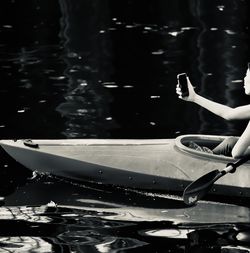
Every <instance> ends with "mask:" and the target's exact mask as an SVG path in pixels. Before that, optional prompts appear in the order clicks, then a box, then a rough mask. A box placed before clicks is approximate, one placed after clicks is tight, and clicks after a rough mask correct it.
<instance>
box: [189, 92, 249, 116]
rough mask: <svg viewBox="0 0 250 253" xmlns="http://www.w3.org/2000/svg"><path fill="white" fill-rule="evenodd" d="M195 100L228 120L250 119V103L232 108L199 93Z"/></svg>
mask: <svg viewBox="0 0 250 253" xmlns="http://www.w3.org/2000/svg"><path fill="white" fill-rule="evenodd" d="M193 102H194V103H196V104H198V105H200V106H202V107H204V108H206V109H207V110H209V111H210V112H212V113H214V114H216V115H218V116H220V117H222V118H224V119H226V120H242V119H248V120H250V105H244V106H239V107H236V108H231V107H229V106H226V105H222V104H219V103H216V102H213V101H211V100H209V99H206V98H204V97H202V96H200V95H197V94H196V95H195V96H194V100H193Z"/></svg>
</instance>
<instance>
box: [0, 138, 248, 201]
mask: <svg viewBox="0 0 250 253" xmlns="http://www.w3.org/2000/svg"><path fill="white" fill-rule="evenodd" d="M224 138H225V137H223V136H211V135H183V136H179V137H177V138H176V139H154V140H111V139H105V140H104V139H67V140H33V141H23V140H17V141H13V140H2V141H1V142H0V145H1V146H2V147H3V148H4V149H5V151H6V152H7V153H8V154H9V155H10V156H12V157H13V158H14V159H15V160H17V161H18V162H19V163H21V164H23V165H24V166H25V167H27V168H29V169H31V170H37V171H39V172H48V173H52V174H54V175H58V176H63V177H66V178H70V179H75V180H78V181H84V182H96V183H102V184H105V185H106V184H113V185H119V186H123V187H134V188H138V189H145V190H157V191H158V190H161V191H162V190H164V191H169V192H180V191H183V189H184V188H185V186H186V185H187V184H188V183H190V182H191V181H193V180H195V179H197V178H198V177H200V176H202V175H203V174H206V173H207V172H209V171H211V170H214V169H223V168H224V167H225V166H226V164H227V163H228V162H232V161H234V159H232V158H230V157H225V156H219V155H214V154H211V153H206V152H201V151H197V150H194V149H191V148H188V147H187V145H188V144H189V143H190V142H195V143H197V144H198V145H199V146H206V147H208V148H210V149H212V148H213V147H214V146H216V145H217V144H218V143H220V142H221V141H222V140H223V139H224ZM212 193H215V194H220V195H223V196H235V197H237V196H239V197H241V196H244V197H250V162H248V163H246V164H244V165H242V166H240V167H239V168H238V169H237V172H235V173H234V174H229V175H226V176H225V177H223V178H221V179H220V180H218V181H217V182H216V184H215V188H214V189H213V190H212Z"/></svg>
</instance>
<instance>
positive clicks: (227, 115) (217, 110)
mask: <svg viewBox="0 0 250 253" xmlns="http://www.w3.org/2000/svg"><path fill="white" fill-rule="evenodd" d="M188 90H189V96H188V97H182V93H181V89H180V88H179V84H178V85H177V88H176V92H177V94H178V95H179V98H181V99H183V100H185V101H190V102H194V103H196V104H198V105H200V106H202V107H204V108H206V109H207V110H209V111H210V112H212V113H214V114H216V115H218V116H220V117H222V118H224V119H226V120H242V119H248V120H250V105H244V106H239V107H236V108H231V107H229V106H226V105H223V104H220V103H217V102H214V101H212V100H209V99H207V98H204V97H202V96H200V95H198V94H196V92H195V91H194V88H193V86H192V84H191V82H190V80H189V79H188Z"/></svg>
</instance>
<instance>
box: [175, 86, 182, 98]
mask: <svg viewBox="0 0 250 253" xmlns="http://www.w3.org/2000/svg"><path fill="white" fill-rule="evenodd" d="M176 93H177V95H179V96H178V97H179V98H182V92H181V88H180V85H179V84H177V85H176Z"/></svg>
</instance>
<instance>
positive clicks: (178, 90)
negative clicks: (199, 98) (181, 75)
mask: <svg viewBox="0 0 250 253" xmlns="http://www.w3.org/2000/svg"><path fill="white" fill-rule="evenodd" d="M187 83H188V92H189V95H188V96H186V97H183V96H182V92H181V88H180V84H179V83H177V85H176V93H177V95H178V97H179V98H180V99H182V100H185V101H189V102H194V99H195V95H196V93H195V91H194V87H193V85H192V84H191V82H190V80H189V78H188V77H187Z"/></svg>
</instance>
